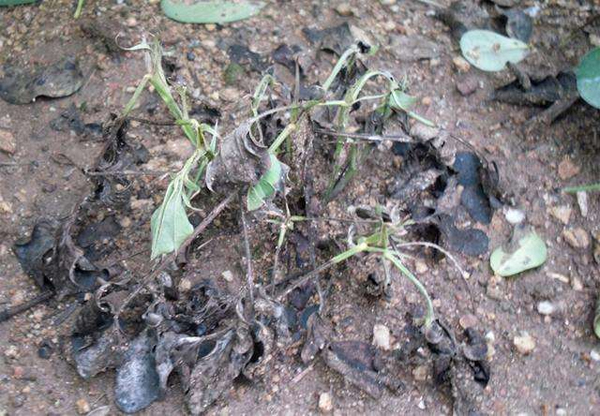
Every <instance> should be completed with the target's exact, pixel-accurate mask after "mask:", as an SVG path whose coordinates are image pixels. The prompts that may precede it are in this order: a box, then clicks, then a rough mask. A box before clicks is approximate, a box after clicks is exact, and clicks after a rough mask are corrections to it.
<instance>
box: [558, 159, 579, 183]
mask: <svg viewBox="0 0 600 416" xmlns="http://www.w3.org/2000/svg"><path fill="white" fill-rule="evenodd" d="M578 173H579V166H577V165H575V164H574V163H573V161H572V160H571V159H570V158H568V157H566V158H564V159H563V160H562V161H561V162H560V163H559V164H558V176H559V177H560V179H562V180H563V181H564V180H567V179H570V178H572V177H573V176H575V175H577V174H578Z"/></svg>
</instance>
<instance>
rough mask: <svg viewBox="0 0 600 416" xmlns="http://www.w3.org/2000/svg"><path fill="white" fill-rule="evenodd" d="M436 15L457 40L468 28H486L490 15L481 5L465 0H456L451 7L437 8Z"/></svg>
mask: <svg viewBox="0 0 600 416" xmlns="http://www.w3.org/2000/svg"><path fill="white" fill-rule="evenodd" d="M435 17H436V18H437V19H439V20H441V21H442V22H444V23H445V24H446V25H447V26H448V27H449V28H450V31H451V33H452V37H453V38H454V39H455V40H459V39H460V38H461V36H462V35H463V34H464V33H465V32H467V31H468V30H473V29H485V28H487V27H488V26H489V23H490V20H489V19H490V17H489V15H488V13H487V12H486V11H485V10H484V9H482V8H481V7H480V6H479V5H477V4H475V3H470V2H464V1H455V2H453V3H452V4H450V7H448V8H443V9H438V10H436V14H435Z"/></svg>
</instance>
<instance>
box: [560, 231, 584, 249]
mask: <svg viewBox="0 0 600 416" xmlns="http://www.w3.org/2000/svg"><path fill="white" fill-rule="evenodd" d="M562 236H563V238H564V239H565V241H566V242H567V243H568V244H569V245H570V246H571V247H573V248H587V247H589V245H590V235H589V234H588V232H587V231H586V230H584V229H583V228H581V227H577V228H567V229H565V230H564V231H563V233H562Z"/></svg>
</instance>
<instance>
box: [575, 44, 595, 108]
mask: <svg viewBox="0 0 600 416" xmlns="http://www.w3.org/2000/svg"><path fill="white" fill-rule="evenodd" d="M576 75H577V89H578V90H579V94H581V98H583V99H584V100H585V101H586V102H587V103H588V104H589V105H592V106H594V107H596V108H600V47H597V48H594V49H592V50H591V51H590V52H588V53H587V54H586V55H585V56H584V57H583V59H582V60H581V63H580V64H579V66H578V67H577V70H576Z"/></svg>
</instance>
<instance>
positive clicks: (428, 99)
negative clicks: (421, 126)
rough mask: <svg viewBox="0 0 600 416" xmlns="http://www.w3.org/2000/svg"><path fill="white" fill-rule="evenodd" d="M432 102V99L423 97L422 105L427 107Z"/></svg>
mask: <svg viewBox="0 0 600 416" xmlns="http://www.w3.org/2000/svg"><path fill="white" fill-rule="evenodd" d="M432 102H433V100H432V99H431V97H423V98H422V99H421V103H422V104H423V105H426V106H430V105H431V103H432Z"/></svg>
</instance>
